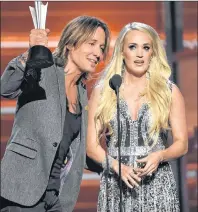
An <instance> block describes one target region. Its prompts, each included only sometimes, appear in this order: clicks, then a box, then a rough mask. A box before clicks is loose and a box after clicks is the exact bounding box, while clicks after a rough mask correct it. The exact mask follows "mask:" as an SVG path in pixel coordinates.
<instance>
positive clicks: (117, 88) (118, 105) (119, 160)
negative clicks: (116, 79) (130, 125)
mask: <svg viewBox="0 0 198 212" xmlns="http://www.w3.org/2000/svg"><path fill="white" fill-rule="evenodd" d="M115 92H116V95H117V123H118V162H119V186H120V212H123V205H122V178H121V153H120V147H121V138H120V134H121V133H120V104H119V87H118V86H116V89H115Z"/></svg>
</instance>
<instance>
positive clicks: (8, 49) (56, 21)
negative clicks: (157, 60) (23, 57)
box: [0, 1, 197, 212]
mask: <svg viewBox="0 0 198 212" xmlns="http://www.w3.org/2000/svg"><path fill="white" fill-rule="evenodd" d="M28 6H34V4H33V2H1V74H2V73H3V71H4V69H5V67H6V65H7V63H8V62H9V61H10V60H11V59H12V58H14V57H16V56H18V55H19V54H21V53H23V52H24V51H26V49H27V48H28V36H29V32H30V30H31V29H32V28H33V24H32V19H31V16H30V12H29V9H28ZM80 15H90V16H97V17H99V18H101V19H103V20H104V21H105V22H106V23H107V24H108V25H109V27H110V30H111V49H110V54H109V56H110V55H111V53H112V48H113V46H114V43H115V39H116V36H117V33H118V32H119V31H120V30H121V28H122V27H123V26H124V25H125V24H127V23H129V22H133V21H138V22H144V23H146V24H149V25H151V26H153V27H154V28H155V29H156V30H157V32H158V33H159V34H160V37H161V39H162V40H165V21H166V20H165V18H164V17H165V16H164V3H163V2H100V1H98V2H49V6H48V16H47V24H46V25H47V28H49V29H50V30H51V33H50V36H49V47H50V49H51V50H52V51H53V50H54V48H55V46H56V44H57V41H58V39H59V36H60V32H61V31H62V29H63V27H64V26H65V25H66V24H67V22H68V21H69V20H71V19H73V18H75V17H76V16H80ZM183 25H184V34H183V45H184V50H183V51H181V52H179V53H177V55H175V58H176V60H177V62H178V67H179V69H178V72H177V78H178V86H179V87H180V89H181V92H182V93H183V95H184V98H185V103H186V111H187V121H188V135H189V152H188V154H187V156H186V157H185V161H186V167H185V168H186V172H185V173H182V174H183V175H185V177H186V183H187V188H188V191H187V192H188V193H187V196H188V199H186V200H185V201H187V203H188V205H189V211H190V212H195V211H197V2H183ZM103 65H104V64H103ZM103 65H100V66H99V67H98V69H97V71H98V72H99V71H101V70H102V67H103ZM93 83H94V81H90V82H88V93H89V94H90V92H91V89H92V84H93ZM15 104H16V102H15V100H5V99H3V98H1V140H0V141H1V158H2V157H3V154H4V150H5V146H6V142H7V141H8V138H9V136H10V134H11V128H12V124H13V118H14V109H15ZM98 190H99V177H98V176H97V175H95V174H92V173H89V172H87V171H85V172H84V176H83V181H82V184H81V192H80V195H79V198H78V202H77V205H76V208H75V210H74V212H85V211H86V212H94V211H96V202H97V194H98Z"/></svg>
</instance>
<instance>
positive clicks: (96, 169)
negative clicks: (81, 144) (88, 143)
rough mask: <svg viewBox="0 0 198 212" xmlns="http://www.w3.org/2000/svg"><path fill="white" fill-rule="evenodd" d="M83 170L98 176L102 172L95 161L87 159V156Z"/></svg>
mask: <svg viewBox="0 0 198 212" xmlns="http://www.w3.org/2000/svg"><path fill="white" fill-rule="evenodd" d="M84 168H85V169H87V170H89V171H91V172H96V173H98V174H100V173H101V172H102V171H103V168H102V166H101V165H100V164H99V163H97V162H96V161H94V160H92V159H91V158H89V157H88V156H87V155H86V163H85V167H84Z"/></svg>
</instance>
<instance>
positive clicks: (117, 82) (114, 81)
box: [109, 74, 122, 94]
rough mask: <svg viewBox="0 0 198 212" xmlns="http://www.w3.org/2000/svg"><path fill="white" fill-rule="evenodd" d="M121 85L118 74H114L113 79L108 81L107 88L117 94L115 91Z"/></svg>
mask: <svg viewBox="0 0 198 212" xmlns="http://www.w3.org/2000/svg"><path fill="white" fill-rule="evenodd" d="M121 84H122V78H121V76H120V75H119V74H114V75H113V77H111V79H110V80H109V86H110V87H111V88H112V89H113V90H114V91H115V92H116V94H117V89H118V88H119V87H120V86H121Z"/></svg>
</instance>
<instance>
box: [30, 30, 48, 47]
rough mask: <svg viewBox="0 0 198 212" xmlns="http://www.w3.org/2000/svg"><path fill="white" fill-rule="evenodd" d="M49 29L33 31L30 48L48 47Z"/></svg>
mask: <svg viewBox="0 0 198 212" xmlns="http://www.w3.org/2000/svg"><path fill="white" fill-rule="evenodd" d="M49 33H50V30H49V29H32V30H31V32H30V36H29V45H30V47H32V46H35V45H42V46H45V47H47V46H48V34H49Z"/></svg>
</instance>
